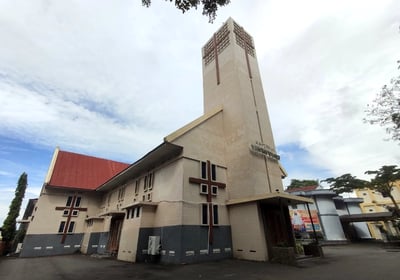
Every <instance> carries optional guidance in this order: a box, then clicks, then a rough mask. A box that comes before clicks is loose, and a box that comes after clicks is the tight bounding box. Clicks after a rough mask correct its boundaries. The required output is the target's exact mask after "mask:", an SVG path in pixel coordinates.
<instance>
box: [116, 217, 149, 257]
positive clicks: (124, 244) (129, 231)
mask: <svg viewBox="0 0 400 280" xmlns="http://www.w3.org/2000/svg"><path fill="white" fill-rule="evenodd" d="M142 213H143V212H142ZM142 213H141V217H139V218H133V219H125V220H124V223H123V226H122V230H121V236H120V242H119V250H118V256H117V258H118V259H119V260H122V261H128V262H135V261H136V249H137V243H138V237H139V229H140V224H141V221H142Z"/></svg>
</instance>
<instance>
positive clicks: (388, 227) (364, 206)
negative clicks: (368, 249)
mask: <svg viewBox="0 0 400 280" xmlns="http://www.w3.org/2000/svg"><path fill="white" fill-rule="evenodd" d="M355 193H356V195H357V197H359V198H362V199H363V200H364V202H363V203H361V204H360V207H361V211H362V213H364V214H376V213H383V212H388V211H389V208H393V207H394V205H393V201H392V200H391V199H390V198H389V197H383V196H382V194H381V193H380V192H378V191H375V190H371V189H357V190H355ZM391 193H392V195H393V197H394V199H395V201H396V203H397V205H400V181H398V182H396V184H395V186H394V187H393V190H392V192H391ZM391 220H393V219H390V218H388V219H381V220H376V221H370V222H368V223H367V224H368V228H369V231H370V232H371V236H372V237H373V238H375V239H381V240H386V239H387V237H388V235H399V234H400V232H399V229H398V227H397V226H395V225H394V224H393V222H392V221H391Z"/></svg>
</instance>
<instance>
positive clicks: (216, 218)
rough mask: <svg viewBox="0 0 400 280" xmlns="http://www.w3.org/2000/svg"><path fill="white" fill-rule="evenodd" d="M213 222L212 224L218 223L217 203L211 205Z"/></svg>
mask: <svg viewBox="0 0 400 280" xmlns="http://www.w3.org/2000/svg"><path fill="white" fill-rule="evenodd" d="M213 224H214V225H218V224H219V219H218V205H213Z"/></svg>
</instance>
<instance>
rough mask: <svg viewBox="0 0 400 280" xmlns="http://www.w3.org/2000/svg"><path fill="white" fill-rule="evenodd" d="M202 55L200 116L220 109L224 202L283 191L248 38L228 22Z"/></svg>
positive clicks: (256, 64)
mask: <svg viewBox="0 0 400 280" xmlns="http://www.w3.org/2000/svg"><path fill="white" fill-rule="evenodd" d="M202 55H203V90H204V112H205V113H207V112H209V111H211V110H213V109H214V108H216V107H218V106H222V108H223V122H224V135H225V152H226V157H225V158H226V164H227V170H228V171H227V172H228V186H229V198H230V199H235V198H242V197H249V196H254V195H258V194H265V193H270V192H275V191H277V190H278V191H283V187H282V169H281V167H280V165H279V156H278V155H277V152H276V148H275V143H274V139H273V135H272V129H271V124H270V120H269V115H268V109H267V105H266V101H265V97H264V91H263V87H262V82H261V76H260V71H259V68H258V63H257V55H256V51H255V47H254V42H253V38H252V37H251V36H250V35H249V34H248V33H247V32H246V31H245V30H244V29H243V27H241V26H239V25H238V24H237V23H236V22H235V21H234V20H233V19H232V18H229V19H228V20H227V21H226V22H225V23H224V24H223V25H222V27H221V28H220V29H219V30H218V31H217V32H216V33H214V35H213V36H212V38H211V39H210V40H209V41H208V42H207V43H206V44H205V46H204V47H203V49H202Z"/></svg>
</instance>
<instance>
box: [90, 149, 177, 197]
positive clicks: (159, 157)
mask: <svg viewBox="0 0 400 280" xmlns="http://www.w3.org/2000/svg"><path fill="white" fill-rule="evenodd" d="M182 150H183V147H182V146H178V145H175V144H172V143H168V142H164V143H162V144H161V145H159V146H157V147H156V148H155V149H153V150H152V151H150V152H149V153H147V154H146V155H145V156H143V157H142V158H141V159H139V160H138V161H136V162H135V163H133V164H131V165H130V166H129V167H128V168H126V169H125V170H123V171H122V172H120V173H119V174H117V175H115V176H114V177H113V178H111V179H110V180H108V181H107V182H105V183H104V184H103V185H101V186H100V187H98V188H97V189H96V190H97V191H108V190H110V189H112V188H114V187H116V186H119V185H121V184H123V183H125V182H126V181H128V180H129V179H132V178H134V177H137V176H138V175H140V174H142V173H144V172H147V171H149V170H152V169H154V168H155V167H157V166H159V165H161V164H162V163H164V162H166V161H168V160H170V159H172V158H174V157H177V156H179V155H180V154H181V153H182Z"/></svg>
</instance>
